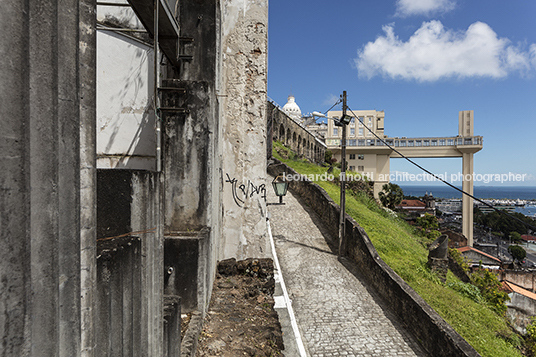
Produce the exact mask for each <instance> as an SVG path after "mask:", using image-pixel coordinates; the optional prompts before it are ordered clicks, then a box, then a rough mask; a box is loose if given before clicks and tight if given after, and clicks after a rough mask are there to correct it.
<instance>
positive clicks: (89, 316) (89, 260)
mask: <svg viewBox="0 0 536 357" xmlns="http://www.w3.org/2000/svg"><path fill="white" fill-rule="evenodd" d="M95 2H96V1H95V0H80V5H79V26H80V33H79V36H80V37H79V52H78V56H79V61H80V71H79V76H78V81H79V90H80V325H81V327H80V329H81V341H80V343H81V346H80V349H81V356H82V357H94V356H95V343H96V342H95V300H96V298H95V291H96V281H97V266H96V239H97V237H96V226H97V222H96V220H97V198H96V188H97V185H96V182H97V170H96V155H95V148H96V146H97V143H96V101H97V99H96V53H97V43H96V42H97V41H96V39H97V38H96V31H95V7H96V5H95Z"/></svg>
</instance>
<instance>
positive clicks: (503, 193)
mask: <svg viewBox="0 0 536 357" xmlns="http://www.w3.org/2000/svg"><path fill="white" fill-rule="evenodd" d="M400 187H401V188H402V190H404V194H405V195H408V196H424V194H425V193H426V192H428V193H430V192H431V193H432V194H433V195H434V197H436V198H462V193H461V192H459V191H456V190H455V189H453V188H451V187H449V186H447V185H442V186H438V185H428V186H426V185H400ZM456 187H458V188H460V189H461V186H456ZM474 196H475V197H478V198H482V199H485V198H496V199H510V200H515V199H518V198H519V199H520V200H536V186H475V187H474Z"/></svg>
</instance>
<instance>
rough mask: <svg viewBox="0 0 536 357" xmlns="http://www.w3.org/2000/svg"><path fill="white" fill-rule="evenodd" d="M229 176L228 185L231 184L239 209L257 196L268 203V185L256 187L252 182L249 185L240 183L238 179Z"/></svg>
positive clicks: (248, 182)
mask: <svg viewBox="0 0 536 357" xmlns="http://www.w3.org/2000/svg"><path fill="white" fill-rule="evenodd" d="M226 175H227V180H225V182H226V183H229V184H231V191H232V193H233V199H234V201H235V203H236V204H237V205H238V207H242V205H243V204H244V203H246V201H247V200H248V199H250V198H252V197H253V196H255V195H259V196H261V198H262V199H264V200H265V201H266V185H265V184H260V185H258V186H257V185H255V184H254V183H253V182H251V181H250V180H248V181H247V183H240V182H238V180H237V179H236V178H231V177H230V176H229V174H226Z"/></svg>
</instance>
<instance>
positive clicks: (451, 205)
mask: <svg viewBox="0 0 536 357" xmlns="http://www.w3.org/2000/svg"><path fill="white" fill-rule="evenodd" d="M435 206H436V208H437V209H438V210H440V211H441V212H449V213H454V212H461V211H462V200H461V199H450V200H443V201H436V203H435Z"/></svg>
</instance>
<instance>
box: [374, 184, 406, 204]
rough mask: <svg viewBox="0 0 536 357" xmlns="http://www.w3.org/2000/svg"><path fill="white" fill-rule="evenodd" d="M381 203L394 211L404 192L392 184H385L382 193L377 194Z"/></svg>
mask: <svg viewBox="0 0 536 357" xmlns="http://www.w3.org/2000/svg"><path fill="white" fill-rule="evenodd" d="M378 196H379V197H380V201H381V203H382V204H383V205H384V206H385V207H387V208H390V209H395V207H396V206H398V205H399V204H400V202H402V199H403V198H404V191H402V189H401V188H400V186H398V185H397V184H394V183H386V184H385V185H383V187H382V191H381V192H380V193H379V194H378Z"/></svg>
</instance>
